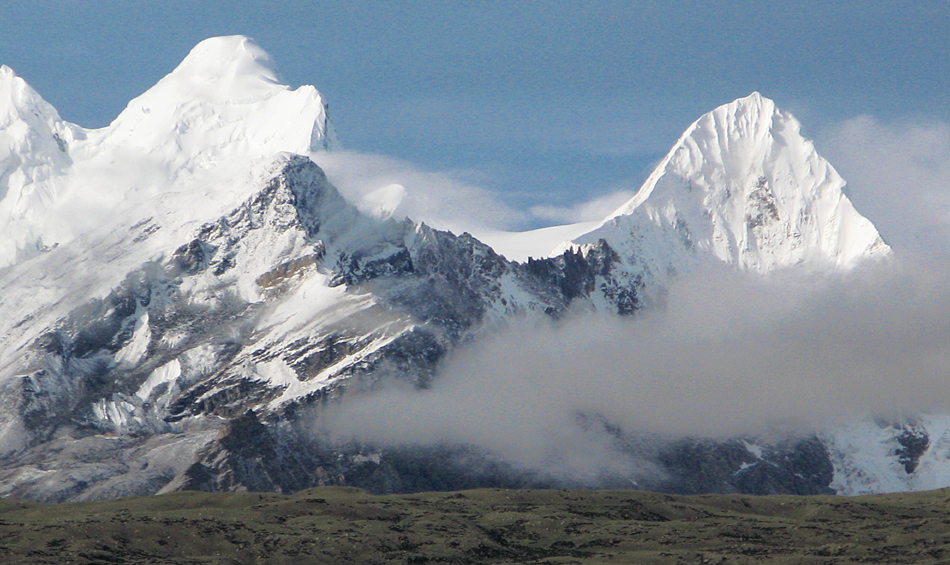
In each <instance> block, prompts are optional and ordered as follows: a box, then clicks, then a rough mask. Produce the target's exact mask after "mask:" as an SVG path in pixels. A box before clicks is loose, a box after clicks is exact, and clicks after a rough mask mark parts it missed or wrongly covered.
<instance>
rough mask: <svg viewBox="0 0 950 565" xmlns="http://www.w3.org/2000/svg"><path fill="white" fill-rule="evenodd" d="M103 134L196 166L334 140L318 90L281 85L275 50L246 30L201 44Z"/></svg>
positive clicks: (125, 144)
mask: <svg viewBox="0 0 950 565" xmlns="http://www.w3.org/2000/svg"><path fill="white" fill-rule="evenodd" d="M103 133H104V135H105V137H106V139H103V144H105V145H110V146H111V145H121V146H123V147H134V148H140V149H141V150H143V151H145V152H147V153H150V154H153V155H158V156H161V158H162V159H163V160H166V161H172V162H177V161H182V160H186V161H189V162H190V163H191V164H192V165H197V166H202V165H203V164H204V163H209V162H217V161H219V160H222V159H231V160H235V159H243V158H247V157H255V156H259V155H267V156H269V155H273V154H275V153H278V152H282V151H288V152H292V153H307V152H309V151H318V150H322V149H329V148H331V147H332V146H333V144H334V142H335V134H334V132H333V131H332V127H331V126H330V123H329V120H328V118H327V113H326V103H325V101H324V100H323V97H322V96H321V95H320V93H319V92H317V89H316V88H314V87H313V86H309V85H305V86H301V87H300V88H297V89H295V90H292V89H291V88H290V87H289V86H287V85H285V84H282V83H281V82H280V80H279V79H278V77H277V73H276V70H275V67H274V65H273V63H272V61H271V58H270V55H268V54H267V53H266V52H265V51H264V50H263V49H261V48H260V47H258V46H257V44H256V43H254V41H253V40H252V39H250V38H249V37H245V36H241V35H234V36H227V37H212V38H210V39H206V40H204V41H202V42H201V43H199V44H198V45H196V46H195V47H194V48H193V49H192V50H191V52H190V53H189V54H188V56H186V57H185V59H184V60H183V61H182V62H181V64H179V65H178V67H176V68H175V70H173V71H172V72H171V73H169V74H168V75H167V76H165V77H164V78H163V79H162V80H160V81H159V82H158V83H157V84H156V85H155V86H153V87H152V88H150V89H149V90H148V91H146V92H145V93H144V94H142V95H141V96H139V97H138V98H136V99H134V100H132V101H131V102H130V103H129V105H128V107H127V108H126V109H125V110H124V111H123V112H122V113H121V114H120V115H119V117H118V118H116V120H115V121H114V122H113V123H112V125H110V126H109V127H108V128H106V129H105V130H103Z"/></svg>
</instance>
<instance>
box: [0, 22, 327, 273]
mask: <svg viewBox="0 0 950 565" xmlns="http://www.w3.org/2000/svg"><path fill="white" fill-rule="evenodd" d="M333 143H334V133H333V130H332V128H331V127H330V125H329V122H328V119H327V114H326V106H325V103H324V101H323V99H322V97H321V96H320V93H319V92H317V90H316V89H315V88H314V87H312V86H302V87H300V88H298V89H296V90H292V89H291V88H290V87H288V86H286V85H284V84H281V83H280V82H279V80H278V78H277V75H276V72H275V71H274V67H273V65H272V63H271V60H270V57H269V56H268V55H267V53H265V52H264V51H263V50H262V49H261V48H260V47H258V46H257V45H255V44H254V43H253V42H252V41H251V40H250V39H249V38H247V37H243V36H230V37H216V38H211V39H207V40H205V41H202V42H201V43H199V44H198V45H197V46H196V47H195V48H194V49H192V51H191V53H189V54H188V56H187V57H186V58H185V59H184V60H183V61H182V63H181V64H180V65H179V66H178V67H177V68H176V69H175V70H174V71H172V72H171V73H170V74H169V75H167V76H166V77H165V78H163V79H162V80H161V81H159V82H158V84H156V85H155V86H154V87H152V88H151V89H149V90H148V91H147V92H145V93H144V94H142V95H141V96H139V97H138V98H136V99H134V100H132V102H130V103H129V105H128V107H127V108H126V109H125V110H124V111H123V112H122V113H121V114H120V115H119V116H118V117H117V118H116V119H115V121H113V122H112V124H110V125H109V126H108V127H105V128H102V129H98V130H85V129H83V128H80V127H78V126H76V125H73V124H69V123H67V122H64V121H62V120H61V119H60V118H59V115H58V114H57V112H56V110H55V109H54V108H53V107H52V106H50V105H49V104H47V103H46V102H45V101H44V100H43V99H42V98H41V97H40V96H39V94H37V93H36V92H35V91H34V90H33V89H32V88H30V87H29V86H28V85H27V84H26V83H25V82H24V81H23V80H22V79H21V78H19V77H17V76H16V75H15V74H14V73H13V71H12V70H10V69H9V68H8V67H5V66H4V67H2V68H0V163H2V167H3V169H2V170H0V267H2V266H6V265H10V264H13V263H15V262H17V261H19V260H22V259H23V258H28V257H31V256H34V255H36V254H37V253H39V252H41V251H43V250H44V249H48V248H50V247H52V246H54V245H57V244H61V243H64V242H66V241H69V240H71V239H72V238H74V237H76V236H77V235H79V234H82V233H86V232H89V231H91V230H93V229H95V228H96V227H98V226H100V225H101V224H102V223H103V222H104V221H106V220H108V219H110V218H114V217H116V216H126V217H128V216H130V215H131V216H135V215H141V214H140V211H137V210H135V209H134V208H135V207H136V206H140V205H142V204H144V203H148V206H150V207H154V206H157V209H156V210H155V211H156V212H158V213H159V214H161V213H162V212H164V216H165V218H166V219H167V220H169V221H172V222H174V223H183V222H187V221H188V220H189V219H193V218H194V216H195V212H200V213H206V212H208V211H209V208H211V209H220V210H222V211H223V210H225V209H226V208H227V207H228V206H229V205H231V204H233V203H234V202H235V201H236V200H239V199H240V198H241V196H242V195H229V194H227V193H222V192H221V191H216V192H215V193H213V194H212V193H209V192H208V191H207V187H208V186H209V185H211V184H213V183H215V182H220V181H222V180H225V179H229V178H238V179H244V178H246V177H247V175H248V173H247V170H248V168H249V165H253V164H255V163H258V162H259V161H261V159H269V158H270V157H271V156H273V155H274V154H276V153H279V152H282V151H287V152H293V153H303V154H306V153H308V152H310V151H314V150H322V149H327V148H330V147H331V146H332V145H333ZM155 199H159V200H158V201H156V200H155ZM141 219H144V218H136V221H137V220H141Z"/></svg>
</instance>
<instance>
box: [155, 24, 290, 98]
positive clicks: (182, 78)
mask: <svg viewBox="0 0 950 565" xmlns="http://www.w3.org/2000/svg"><path fill="white" fill-rule="evenodd" d="M165 80H167V81H168V80H174V81H177V82H187V83H190V84H191V86H192V88H191V89H190V90H191V92H192V93H195V92H201V91H202V90H204V92H201V94H204V95H205V96H207V97H208V98H215V97H216V98H218V99H219V100H227V99H232V98H234V97H235V94H238V93H239V92H241V91H244V92H245V93H246V94H248V95H251V96H253V94H254V91H255V90H266V89H268V88H269V87H270V86H271V85H280V81H279V80H278V79H277V69H276V68H275V66H274V62H273V59H271V56H270V55H269V54H268V53H267V52H266V51H264V50H263V49H261V48H260V46H258V45H257V44H256V43H254V41H253V40H252V39H251V38H249V37H246V36H243V35H229V36H224V37H211V38H208V39H205V40H204V41H202V42H201V43H199V44H198V45H196V46H195V47H194V48H193V49H192V50H191V52H189V53H188V55H187V56H186V57H185V58H184V60H182V62H181V63H180V64H179V65H178V67H176V68H175V70H174V71H172V73H171V74H170V75H168V77H166V79H165ZM202 86H205V87H206V88H204V89H203V88H202Z"/></svg>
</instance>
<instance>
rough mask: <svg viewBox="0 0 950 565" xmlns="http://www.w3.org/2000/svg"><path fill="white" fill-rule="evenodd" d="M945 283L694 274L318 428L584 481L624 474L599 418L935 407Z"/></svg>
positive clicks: (791, 426) (367, 399)
mask: <svg viewBox="0 0 950 565" xmlns="http://www.w3.org/2000/svg"><path fill="white" fill-rule="evenodd" d="M948 278H950V263H948V262H947V261H946V260H945V259H942V260H940V261H939V262H935V261H934V260H933V259H932V258H928V259H927V261H923V262H916V261H908V260H904V261H898V260H896V259H895V260H889V261H885V262H882V263H879V264H876V265H868V266H865V267H864V268H863V269H860V270H858V271H853V272H851V273H848V274H847V275H842V276H838V277H833V278H820V279H815V278H803V277H801V276H794V275H790V274H781V273H780V274H776V275H773V276H771V277H768V278H764V279H763V278H758V277H748V276H743V275H741V274H737V273H732V272H729V271H728V270H727V269H725V268H723V269H710V270H705V271H702V272H695V273H693V274H692V275H690V276H687V277H684V278H682V279H681V280H680V281H679V282H677V283H676V284H675V285H674V286H673V287H672V288H671V289H670V293H669V296H668V299H667V307H666V308H665V309H662V310H657V311H653V312H646V313H643V314H641V315H638V316H637V317H635V318H633V319H621V318H618V317H616V316H610V315H601V314H591V313H580V314H576V315H574V316H571V317H569V318H567V319H565V320H561V321H558V322H554V321H550V320H546V319H537V318H531V319H523V320H519V321H516V322H514V323H512V324H511V326H510V327H508V328H507V329H506V330H505V331H503V332H502V333H500V334H498V335H495V336H494V337H491V338H489V339H486V340H483V341H480V342H478V343H476V344H475V345H472V346H470V347H467V348H464V349H462V350H460V351H458V352H456V353H455V354H454V355H453V357H452V358H451V359H449V360H448V361H447V362H446V363H445V364H444V366H443V367H442V371H441V377H440V378H439V379H438V380H436V381H435V383H434V385H433V386H432V388H431V389H429V390H423V391H417V390H408V389H402V388H399V387H397V386H393V387H390V388H387V389H385V390H381V391H378V392H375V393H372V394H368V395H366V396H363V397H360V398H350V399H349V400H348V401H346V402H344V403H342V404H341V405H338V406H335V407H333V408H331V409H330V410H328V411H326V412H324V413H323V414H322V415H321V416H320V425H321V426H323V427H324V429H326V430H328V431H329V432H331V433H332V434H335V435H336V436H337V437H347V438H357V439H360V440H363V441H368V442H374V443H381V444H400V443H419V444H436V443H439V442H450V443H455V442H457V443H467V444H474V445H479V446H483V447H486V448H488V449H490V450H492V451H494V452H496V453H498V454H499V455H501V456H503V457H505V458H507V459H509V460H511V461H514V462H517V463H520V464H522V465H526V466H530V467H538V468H542V469H548V470H550V469H556V470H557V471H556V472H558V473H562V474H567V475H571V476H575V477H577V476H580V477H591V476H595V475H596V474H597V473H601V472H604V471H605V470H609V469H610V468H614V467H616V468H618V469H619V468H622V467H623V466H625V465H627V466H629V465H631V464H638V463H637V462H636V461H635V460H634V459H632V458H631V457H630V456H628V455H622V454H621V453H620V452H618V451H617V450H616V449H615V446H616V443H615V441H616V438H615V437H614V436H613V435H612V434H610V433H607V432H606V431H605V430H607V428H605V427H604V426H603V425H600V424H598V422H599V421H601V420H600V419H603V421H606V422H609V423H610V424H613V425H616V426H619V427H620V428H621V429H622V430H624V432H626V433H628V434H633V435H639V436H641V437H642V436H649V435H652V434H659V435H661V436H666V437H669V436H684V435H689V436H695V437H713V438H722V437H735V436H759V437H767V438H769V437H771V438H780V437H788V436H790V435H791V436H794V435H799V434H809V433H814V432H817V431H821V430H823V429H826V428H828V427H830V426H835V425H836V424H839V423H843V422H846V421H849V420H853V419H856V418H863V417H867V416H870V415H881V416H885V417H892V418H898V417H901V416H905V415H912V414H914V413H917V412H920V411H941V410H950V386H948V385H950V340H948V336H950V285H947V284H946V283H945V281H946V280H948ZM639 464H642V465H646V464H644V463H642V462H640V463H639Z"/></svg>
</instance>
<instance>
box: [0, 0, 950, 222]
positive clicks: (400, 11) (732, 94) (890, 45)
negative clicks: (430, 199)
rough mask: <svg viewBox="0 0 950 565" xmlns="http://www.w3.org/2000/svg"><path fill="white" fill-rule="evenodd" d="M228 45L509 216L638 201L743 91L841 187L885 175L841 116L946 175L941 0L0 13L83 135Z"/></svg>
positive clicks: (30, 70)
mask: <svg viewBox="0 0 950 565" xmlns="http://www.w3.org/2000/svg"><path fill="white" fill-rule="evenodd" d="M225 34H245V35H250V36H251V37H254V38H255V39H256V40H257V41H258V43H259V44H260V45H261V46H262V47H263V48H264V49H266V50H267V51H269V52H270V53H271V54H272V55H273V56H274V58H275V59H276V61H277V64H278V67H279V69H280V71H281V72H282V75H283V77H284V79H285V80H286V81H287V82H289V83H290V84H292V85H294V86H296V85H299V84H314V85H315V86H317V88H318V89H320V90H321V91H322V92H323V93H324V94H325V95H326V97H327V98H328V100H329V101H330V111H331V116H332V118H333V120H334V122H335V124H336V126H337V130H338V132H339V135H340V138H341V140H342V142H343V144H344V146H345V147H346V148H348V149H353V150H357V151H362V152H370V153H382V154H385V155H388V156H390V157H394V158H398V159H401V160H405V161H408V162H409V163H412V164H413V165H414V166H417V167H419V168H422V169H424V170H428V171H436V172H448V173H450V174H451V175H453V176H454V177H456V178H457V179H461V180H462V181H464V182H469V183H473V184H476V185H478V186H480V187H484V188H486V189H488V190H491V191H493V192H495V193H496V194H497V195H498V197H499V198H500V199H501V200H502V201H503V202H505V203H507V204H508V205H510V206H513V207H514V208H517V209H523V210H524V209H528V208H529V207H531V206H539V205H554V206H562V207H563V206H573V205H579V204H582V203H583V202H586V201H588V200H592V199H595V198H598V197H603V196H604V195H608V194H611V193H614V192H617V191H632V190H635V189H636V188H637V187H638V186H639V185H640V183H641V182H642V180H643V179H644V178H645V176H646V174H647V173H648V170H649V168H650V167H651V165H652V164H653V163H655V161H656V160H657V159H659V158H660V157H662V155H663V154H664V153H665V152H666V151H667V150H668V149H669V147H670V146H671V145H672V143H673V142H674V141H675V140H676V138H677V137H678V135H679V134H680V133H681V132H682V131H683V130H684V129H685V128H686V127H687V126H688V125H689V123H691V122H692V121H693V120H695V119H696V118H697V117H698V116H699V115H701V114H702V113H704V112H706V111H709V110H711V109H712V108H714V107H716V106H718V105H720V104H723V103H725V102H728V101H730V100H733V99H735V98H737V97H740V96H744V95H747V94H749V93H750V92H751V91H753V90H758V91H760V92H762V93H763V94H764V95H766V96H768V97H770V98H773V99H774V100H776V102H777V103H778V105H779V106H780V107H782V108H784V109H787V110H790V111H792V112H793V113H795V114H796V115H797V116H798V117H799V119H800V120H801V121H802V122H803V125H804V127H803V130H804V132H805V133H806V135H809V136H811V137H814V138H816V140H817V141H818V147H819V151H821V152H822V153H831V154H834V155H836V156H838V159H839V161H841V162H837V161H835V160H834V159H832V162H833V163H834V164H835V165H836V166H837V167H838V168H839V170H840V171H841V172H842V174H843V175H844V176H845V178H846V179H853V178H855V177H861V175H862V174H864V175H865V176H866V177H867V178H868V179H870V180H868V181H866V182H870V183H871V184H874V183H878V184H880V182H881V181H880V178H881V175H880V174H877V173H876V172H872V173H870V174H867V173H868V167H867V164H868V160H867V159H864V160H863V161H862V155H864V153H862V152H861V151H856V150H855V149H854V146H855V143H857V142H866V141H868V139H869V137H868V136H869V131H870V130H868V127H869V126H867V124H868V123H869V122H867V121H865V122H860V123H859V124H858V125H859V126H860V125H861V124H864V126H865V127H864V129H861V128H858V129H855V127H854V124H853V123H851V122H850V120H854V119H864V120H866V119H867V118H868V117H870V118H871V119H873V120H876V121H875V122H873V123H874V124H875V127H878V128H883V129H881V130H880V131H879V132H878V133H883V134H884V136H885V137H887V138H888V139H889V140H890V141H891V142H892V145H891V149H892V150H893V149H895V148H896V149H897V150H904V149H905V146H907V145H910V146H912V148H911V149H907V150H908V151H911V150H916V151H918V152H919V151H929V156H928V155H924V156H923V157H921V156H919V155H917V154H908V155H906V159H904V161H906V163H905V164H907V165H908V166H910V167H912V168H914V172H915V173H920V171H918V170H917V169H920V168H921V167H924V168H925V169H927V167H929V169H927V170H930V171H933V170H936V171H938V172H939V171H940V170H941V169H940V167H941V165H940V164H936V165H935V164H934V163H932V162H926V161H927V158H931V161H932V158H933V155H932V154H933V150H932V148H930V147H929V146H926V147H922V146H921V145H920V143H918V140H917V138H913V139H911V138H908V137H907V131H908V130H909V128H910V129H911V130H912V128H913V127H923V128H925V129H926V128H930V130H929V131H930V132H931V133H933V128H934V127H937V128H938V129H939V127H941V126H942V125H945V124H946V123H947V122H948V120H950V42H948V41H947V37H948V36H950V3H948V2H946V1H919V2H912V3H908V2H882V1H878V2H874V1H871V2H847V1H844V2H834V3H829V2H818V1H804V2H801V1H800V2H788V3H785V2H749V1H727V2H691V1H684V2H676V1H671V2H632V1H622V2H612V1H601V2H582V1H576V0H574V1H563V2H561V1H556V0H547V1H543V2H488V1H484V2H466V3H462V2H455V3H446V2H421V1H409V2H385V3H383V2H299V1H280V2H215V1H202V2H176V1H168V0H163V1H161V2H149V1H145V2H119V1H109V0H99V1H96V2H86V1H66V0H61V1H47V2H43V1H32V2H16V3H13V2H5V3H3V5H2V6H0V62H2V63H5V64H8V65H10V66H11V67H13V68H14V70H15V71H16V72H17V73H18V74H20V75H21V76H23V77H24V78H25V79H26V80H27V81H28V82H29V83H30V84H32V85H33V86H34V88H36V89H37V90H38V91H39V92H40V93H41V94H42V95H43V96H44V97H45V98H46V99H47V100H48V101H50V102H51V103H52V104H53V105H54V106H56V107H57V108H58V109H59V111H60V113H61V115H62V116H63V117H64V118H65V119H67V120H70V121H73V122H76V123H78V124H80V125H83V126H86V127H98V126H102V125H106V124H107V123H109V121H111V119H112V118H114V117H115V116H116V115H117V114H118V112H119V111H121V109H122V108H123V107H124V105H125V104H126V103H127V102H128V100H130V99H131V98H132V97H134V96H136V95H138V94H140V93H141V92H143V91H144V90H146V89H147V88H148V87H150V86H151V85H152V84H154V83H155V82H156V81H157V80H158V79H159V78H161V77H162V76H163V75H164V74H166V73H167V72H168V71H170V70H171V69H172V68H174V67H175V65H177V64H178V62H179V61H180V60H181V59H182V58H183V57H184V56H185V54H186V53H187V52H188V51H189V49H190V48H191V47H193V46H194V45H195V44H196V43H197V42H198V41H200V40H202V39H204V38H206V37H209V36H214V35H225ZM895 128H896V129H895ZM843 132H844V133H843ZM911 133H913V131H911ZM846 134H850V135H851V136H852V137H848V136H847V135H846ZM854 136H857V140H855V139H854ZM902 136H903V137H902ZM870 139H872V141H873V136H872V138H870ZM936 142H937V143H938V144H939V143H945V142H946V139H945V138H943V137H939V136H938V138H937V139H936ZM894 143H897V145H896V146H894V145H893V144H894ZM877 149H878V148H877V147H876V146H875V147H874V148H872V151H871V152H873V151H874V150H877ZM892 152H893V151H892ZM876 161H877V160H876V159H872V160H870V162H871V164H873V163H875V162H876ZM921 174H923V173H921ZM918 176H920V175H918ZM924 176H927V175H924ZM928 179H929V180H930V181H934V182H937V181H942V180H944V177H943V176H939V175H938V177H937V178H936V179H934V178H933V174H930V176H929V177H928ZM898 180H899V179H898ZM851 184H852V189H853V192H854V193H855V200H856V203H857V204H858V207H859V209H862V210H863V209H871V210H876V212H875V213H877V214H879V217H877V218H874V217H872V219H873V220H875V221H876V222H877V223H879V224H881V223H883V224H884V226H883V227H882V231H884V232H885V236H887V235H888V233H887V232H888V231H892V232H895V231H898V230H900V229H903V228H902V227H901V225H902V224H901V222H900V220H899V219H898V218H891V217H883V216H884V215H886V214H889V212H888V211H889V210H890V209H891V208H892V204H893V203H892V201H891V200H889V195H891V194H893V191H891V192H888V190H890V188H889V186H888V187H885V186H881V187H877V188H874V187H872V188H871V189H868V190H867V191H864V190H863V189H862V187H860V186H856V185H855V182H854V181H853V180H852V182H851ZM938 184H939V183H938ZM915 190H916V189H915ZM920 190H925V189H920ZM926 190H930V189H929V188H927V189H926ZM930 192H933V190H930ZM868 195H870V196H868ZM928 198H930V201H928V202H931V201H932V200H933V199H934V198H936V199H937V200H938V201H939V200H940V198H941V197H940V195H937V196H934V195H932V194H931V196H930V197H928ZM901 199H902V201H906V200H907V197H906V194H904V195H902V196H901ZM922 208H923V209H924V211H926V212H931V211H932V209H933V205H932V202H931V203H929V204H927V205H926V206H923V207H922ZM880 210H884V212H881V211H880ZM562 215H563V216H565V217H567V216H569V214H562ZM549 216H550V214H549ZM888 222H891V223H892V224H893V226H894V227H893V228H892V227H890V226H888ZM539 223H543V219H539V218H537V217H526V218H524V219H523V222H522V224H523V225H522V227H527V226H529V225H538V224H539ZM891 239H893V238H891Z"/></svg>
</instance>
